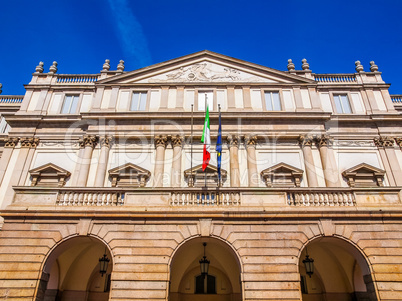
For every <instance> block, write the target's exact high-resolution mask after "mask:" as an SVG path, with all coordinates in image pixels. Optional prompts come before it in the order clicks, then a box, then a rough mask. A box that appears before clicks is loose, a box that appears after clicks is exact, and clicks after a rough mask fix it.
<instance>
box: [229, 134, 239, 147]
mask: <svg viewBox="0 0 402 301" xmlns="http://www.w3.org/2000/svg"><path fill="white" fill-rule="evenodd" d="M227 140H228V142H229V147H232V146H235V147H239V142H240V137H239V136H237V135H232V134H229V135H228V138H227Z"/></svg>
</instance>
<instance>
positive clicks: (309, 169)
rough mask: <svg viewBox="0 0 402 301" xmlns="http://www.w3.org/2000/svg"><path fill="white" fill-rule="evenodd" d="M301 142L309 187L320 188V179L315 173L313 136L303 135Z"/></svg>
mask: <svg viewBox="0 0 402 301" xmlns="http://www.w3.org/2000/svg"><path fill="white" fill-rule="evenodd" d="M299 142H300V145H301V148H302V151H303V158H304V166H305V168H306V175H307V182H308V186H309V187H318V179H317V174H316V172H315V165H314V159H313V152H312V150H311V147H312V145H313V142H314V139H313V137H311V136H304V135H301V136H300V137H299Z"/></svg>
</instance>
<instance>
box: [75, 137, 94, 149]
mask: <svg viewBox="0 0 402 301" xmlns="http://www.w3.org/2000/svg"><path fill="white" fill-rule="evenodd" d="M97 142H98V137H97V136H95V135H84V136H83V137H82V139H81V140H80V142H79V143H80V146H81V147H87V146H90V147H92V148H95V146H96V144H97Z"/></svg>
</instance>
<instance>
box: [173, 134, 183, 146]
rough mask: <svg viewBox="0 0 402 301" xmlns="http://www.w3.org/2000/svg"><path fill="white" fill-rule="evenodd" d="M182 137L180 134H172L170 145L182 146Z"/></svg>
mask: <svg viewBox="0 0 402 301" xmlns="http://www.w3.org/2000/svg"><path fill="white" fill-rule="evenodd" d="M183 140H184V138H183V137H182V136H179V135H176V136H172V138H171V141H172V146H173V147H182V145H183Z"/></svg>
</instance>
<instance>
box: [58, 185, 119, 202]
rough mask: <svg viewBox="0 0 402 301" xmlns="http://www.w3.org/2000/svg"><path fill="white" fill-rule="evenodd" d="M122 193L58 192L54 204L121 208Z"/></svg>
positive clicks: (97, 191)
mask: <svg viewBox="0 0 402 301" xmlns="http://www.w3.org/2000/svg"><path fill="white" fill-rule="evenodd" d="M123 203H124V193H120V192H114V191H107V190H106V191H99V190H96V191H79V190H78V191H71V190H62V189H61V190H60V191H59V193H58V195H57V199H56V204H57V205H59V206H121V205H123Z"/></svg>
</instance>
